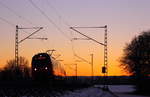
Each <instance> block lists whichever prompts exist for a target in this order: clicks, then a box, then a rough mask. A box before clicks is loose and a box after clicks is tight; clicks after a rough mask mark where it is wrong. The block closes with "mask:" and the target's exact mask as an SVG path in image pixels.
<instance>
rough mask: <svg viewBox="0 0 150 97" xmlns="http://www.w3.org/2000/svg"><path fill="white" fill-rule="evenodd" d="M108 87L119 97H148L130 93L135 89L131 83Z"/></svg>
mask: <svg viewBox="0 0 150 97" xmlns="http://www.w3.org/2000/svg"><path fill="white" fill-rule="evenodd" d="M109 89H110V91H112V92H113V93H114V94H116V95H117V96H119V97H149V96H142V95H135V94H132V93H133V92H134V91H135V89H134V86H133V85H109Z"/></svg>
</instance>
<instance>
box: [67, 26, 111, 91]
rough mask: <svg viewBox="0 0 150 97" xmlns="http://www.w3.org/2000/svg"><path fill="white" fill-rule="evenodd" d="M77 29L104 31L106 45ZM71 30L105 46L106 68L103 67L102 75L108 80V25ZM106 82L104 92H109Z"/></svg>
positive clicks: (73, 28)
mask: <svg viewBox="0 0 150 97" xmlns="http://www.w3.org/2000/svg"><path fill="white" fill-rule="evenodd" d="M77 28H94V29H96V28H102V29H104V31H105V33H104V43H101V42H99V41H97V40H95V39H94V38H91V37H89V36H87V35H85V34H83V33H81V32H80V31H79V30H77ZM70 29H72V30H74V31H75V32H77V33H79V34H80V35H82V36H84V37H86V38H87V39H89V40H92V41H94V42H96V43H98V44H100V45H102V46H104V66H103V67H102V73H103V74H104V78H105V79H106V80H107V76H108V70H107V67H108V66H107V64H108V57H107V56H108V51H107V50H108V49H107V25H105V26H100V27H70ZM106 80H105V83H104V87H103V88H104V90H108V85H107V83H106Z"/></svg>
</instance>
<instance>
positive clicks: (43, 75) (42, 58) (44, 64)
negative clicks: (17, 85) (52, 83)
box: [31, 53, 54, 80]
mask: <svg viewBox="0 0 150 97" xmlns="http://www.w3.org/2000/svg"><path fill="white" fill-rule="evenodd" d="M31 66H32V68H31V69H32V78H33V79H34V80H47V79H53V78H54V71H53V63H52V60H51V57H50V55H49V54H47V53H38V54H36V55H34V56H33V57H32V63H31Z"/></svg>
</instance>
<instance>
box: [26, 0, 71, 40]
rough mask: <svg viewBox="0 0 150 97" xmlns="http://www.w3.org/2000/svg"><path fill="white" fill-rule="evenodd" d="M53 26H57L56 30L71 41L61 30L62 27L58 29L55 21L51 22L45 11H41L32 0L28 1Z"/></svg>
mask: <svg viewBox="0 0 150 97" xmlns="http://www.w3.org/2000/svg"><path fill="white" fill-rule="evenodd" d="M28 1H29V2H30V3H31V4H32V5H33V6H34V7H35V8H36V9H37V10H38V11H39V12H40V13H41V14H42V15H43V16H44V17H45V18H46V19H47V20H48V21H49V22H50V23H51V24H53V25H54V26H55V28H56V29H57V30H58V31H59V32H61V33H62V34H63V36H65V37H66V38H68V39H69V40H70V38H69V37H68V36H67V35H66V34H65V33H64V32H63V31H62V30H61V28H60V27H58V26H57V25H56V24H55V23H54V22H53V20H51V19H50V18H49V17H48V16H47V14H46V13H45V12H44V11H43V10H41V9H40V8H39V7H38V6H37V5H36V4H35V3H34V2H33V1H32V0H28Z"/></svg>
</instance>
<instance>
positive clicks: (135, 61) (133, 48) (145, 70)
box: [120, 31, 150, 91]
mask: <svg viewBox="0 0 150 97" xmlns="http://www.w3.org/2000/svg"><path fill="white" fill-rule="evenodd" d="M123 51H124V54H123V56H122V58H121V60H120V62H121V63H122V64H121V67H122V68H123V69H124V70H126V71H127V72H129V73H131V74H132V75H134V76H135V77H136V82H137V87H139V88H140V89H143V88H144V87H145V86H146V87H147V86H148V84H149V83H148V82H147V81H148V78H149V75H150V31H147V32H142V33H141V34H140V35H139V36H137V37H135V38H133V39H132V41H131V43H128V44H126V46H125V48H124V50H123ZM149 85H150V84H149ZM146 87H145V89H146ZM148 87H149V86H148ZM145 89H144V91H146V90H145Z"/></svg>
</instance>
